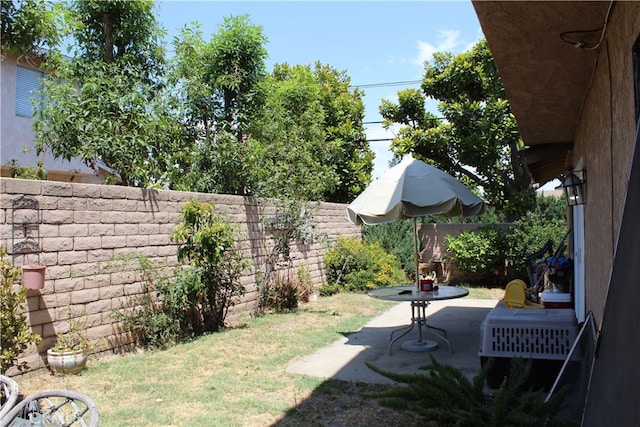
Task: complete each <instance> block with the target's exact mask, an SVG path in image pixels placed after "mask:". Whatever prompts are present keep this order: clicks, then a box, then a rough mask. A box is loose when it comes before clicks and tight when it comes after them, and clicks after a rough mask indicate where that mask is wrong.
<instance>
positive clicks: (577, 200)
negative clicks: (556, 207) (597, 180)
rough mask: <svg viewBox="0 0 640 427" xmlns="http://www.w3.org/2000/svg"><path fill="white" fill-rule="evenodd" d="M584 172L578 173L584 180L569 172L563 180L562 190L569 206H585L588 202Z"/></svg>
mask: <svg viewBox="0 0 640 427" xmlns="http://www.w3.org/2000/svg"><path fill="white" fill-rule="evenodd" d="M584 172H585V171H584V170H581V171H576V173H577V174H579V175H581V176H582V178H579V177H578V175H576V173H573V172H569V174H568V175H567V176H565V177H564V179H563V180H562V189H563V190H564V196H565V197H566V199H567V205H568V206H575V205H583V204H584V203H585V202H586V197H587V192H586V184H585V179H584V178H585V173H584Z"/></svg>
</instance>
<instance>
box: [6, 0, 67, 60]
mask: <svg viewBox="0 0 640 427" xmlns="http://www.w3.org/2000/svg"><path fill="white" fill-rule="evenodd" d="M0 14H1V15H2V20H1V21H2V25H1V29H2V34H1V35H0V45H1V49H2V57H4V56H5V55H7V54H17V55H21V56H27V57H28V56H31V55H38V56H42V55H44V53H45V49H54V48H56V47H57V46H58V44H59V43H60V41H61V39H62V37H63V36H64V34H65V33H64V31H65V27H64V9H63V7H62V4H61V3H57V2H52V1H47V0H2V2H0Z"/></svg>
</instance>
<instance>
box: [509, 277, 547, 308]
mask: <svg viewBox="0 0 640 427" xmlns="http://www.w3.org/2000/svg"><path fill="white" fill-rule="evenodd" d="M526 288H527V285H526V284H525V283H524V281H522V280H520V279H514V280H512V281H510V282H509V283H507V286H506V288H505V290H504V298H503V300H504V304H505V305H506V306H507V307H508V308H544V305H542V304H537V303H535V302H532V301H529V300H528V299H527V295H526V293H525V289H526Z"/></svg>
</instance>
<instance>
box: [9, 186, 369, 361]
mask: <svg viewBox="0 0 640 427" xmlns="http://www.w3.org/2000/svg"><path fill="white" fill-rule="evenodd" d="M22 195H30V196H33V197H34V198H36V199H37V200H38V202H39V205H40V214H41V224H40V226H39V233H40V244H41V248H42V253H41V256H40V262H41V263H42V264H45V265H46V266H47V270H46V275H45V287H44V289H42V290H29V291H28V310H27V314H28V319H29V323H30V325H31V327H32V329H33V331H34V332H35V333H37V334H39V335H41V336H42V337H43V340H42V343H41V344H40V345H39V346H38V347H37V348H31V349H29V351H28V352H27V353H26V357H25V360H26V361H28V363H29V365H31V367H32V368H40V367H43V366H45V365H44V359H43V355H44V354H45V353H46V350H47V348H49V347H51V345H52V344H53V343H54V342H55V336H56V332H60V331H64V330H65V328H66V322H65V321H64V319H65V310H66V309H67V307H68V306H70V308H71V309H72V311H73V312H74V313H80V312H82V311H84V312H85V313H86V315H87V318H88V320H89V334H90V335H91V337H93V338H94V339H96V340H98V339H100V340H99V342H100V343H101V345H102V348H101V349H100V350H101V351H103V352H104V351H107V352H111V351H119V350H122V349H125V348H127V346H128V345H129V344H130V343H131V339H130V337H128V335H127V334H123V333H121V331H120V329H119V325H118V324H117V322H116V321H115V320H114V317H113V314H112V310H113V309H117V308H120V307H121V305H122V304H123V303H125V304H126V303H128V301H130V300H131V299H134V298H135V297H136V296H137V295H139V294H140V293H141V292H142V289H143V285H142V284H143V280H142V274H141V271H139V270H136V265H137V264H136V263H135V262H134V263H130V264H124V265H123V264H122V263H121V262H119V261H118V258H119V256H120V255H125V254H134V255H135V254H140V255H145V256H147V257H149V258H150V259H151V260H153V261H155V262H160V263H164V264H166V265H167V266H168V267H169V268H171V267H174V266H176V265H178V260H177V256H176V251H177V246H176V245H175V244H173V243H172V242H171V241H170V237H169V236H170V234H171V231H172V230H173V227H174V226H175V224H177V223H178V222H179V212H180V209H181V207H182V204H183V203H184V202H186V201H187V200H190V199H196V200H200V201H208V202H211V203H213V204H214V205H215V206H216V211H217V212H218V213H219V214H221V215H223V216H224V217H225V218H226V219H227V221H229V222H230V223H231V224H232V225H233V226H234V227H236V228H237V230H238V231H237V235H236V239H237V242H238V244H239V245H240V247H241V248H242V250H243V251H244V253H245V255H246V257H247V258H250V259H251V260H252V261H253V263H254V265H253V266H252V267H251V269H250V270H249V271H247V272H246V273H245V275H244V276H243V277H242V280H241V282H242V284H243V285H244V286H245V288H246V291H247V293H246V295H245V296H244V297H243V298H242V299H241V300H240V302H239V303H238V304H237V305H236V306H235V307H234V308H233V312H232V313H231V316H230V318H233V315H236V314H238V313H241V312H250V311H252V310H253V308H254V307H255V303H256V298H257V289H256V283H257V276H256V273H257V272H258V271H259V270H260V269H261V267H262V264H261V261H260V259H261V258H260V257H261V256H262V255H263V254H264V252H265V249H264V247H265V246H264V244H265V242H266V243H267V244H272V241H271V239H269V238H268V235H267V234H266V233H265V231H264V229H263V226H262V224H261V218H262V217H263V216H265V215H270V214H272V213H273V211H274V210H273V206H268V205H267V206H266V207H264V206H259V205H258V204H257V202H256V201H255V200H253V199H250V198H244V197H239V196H228V195H213V194H200V193H189V192H178V191H164V190H146V189H141V188H130V187H119V186H106V185H94V184H80V183H62V182H51V181H32V180H20V179H4V178H3V179H0V207H1V210H0V226H1V232H0V244H2V245H3V246H4V247H5V248H9V247H10V246H11V244H12V240H11V239H12V233H13V232H14V228H13V227H12V208H11V206H12V201H13V200H15V199H16V198H18V197H20V196H22ZM311 211H312V213H313V217H314V224H315V231H314V235H315V236H316V239H315V240H314V242H313V243H311V244H309V245H294V246H293V248H292V258H293V263H292V265H293V270H292V271H294V272H296V271H297V268H298V267H299V266H301V265H306V266H308V268H309V272H310V274H311V277H312V279H313V281H314V284H315V285H320V284H321V283H322V281H323V280H324V264H323V261H322V256H323V253H324V251H325V249H326V248H327V241H326V240H329V241H331V240H334V239H336V238H337V237H338V236H345V235H353V236H356V237H359V236H360V235H361V234H360V233H361V231H360V227H357V226H354V225H352V224H351V223H349V222H348V220H347V215H346V206H345V205H343V204H336V203H321V204H319V205H318V206H317V207H314V206H312V207H311ZM25 215H26V214H25ZM17 233H18V235H20V234H19V233H20V230H19V227H18V230H17ZM36 261H37V258H36V257H35V256H33V255H29V256H27V258H26V259H23V257H22V255H18V256H17V257H16V258H15V265H16V266H21V265H22V264H23V263H25V264H26V263H30V264H31V263H36Z"/></svg>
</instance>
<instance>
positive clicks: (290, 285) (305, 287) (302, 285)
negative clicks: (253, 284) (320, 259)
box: [260, 265, 312, 313]
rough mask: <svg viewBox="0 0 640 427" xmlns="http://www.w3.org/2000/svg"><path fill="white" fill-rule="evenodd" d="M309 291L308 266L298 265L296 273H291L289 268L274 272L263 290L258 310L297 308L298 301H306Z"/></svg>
mask: <svg viewBox="0 0 640 427" xmlns="http://www.w3.org/2000/svg"><path fill="white" fill-rule="evenodd" d="M311 292H312V284H311V274H310V273H309V267H308V266H306V265H303V266H300V268H299V269H298V271H297V273H293V274H292V272H291V269H286V270H282V271H278V272H275V273H274V274H272V275H271V277H270V280H269V282H268V283H267V285H266V288H265V289H264V290H263V293H262V298H261V299H260V305H261V307H260V312H264V311H266V310H273V311H275V312H276V313H284V312H288V311H290V310H293V309H295V308H297V307H298V303H299V302H308V301H309V296H310V295H311Z"/></svg>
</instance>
